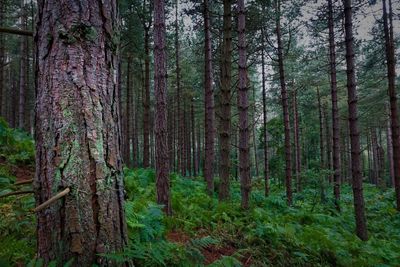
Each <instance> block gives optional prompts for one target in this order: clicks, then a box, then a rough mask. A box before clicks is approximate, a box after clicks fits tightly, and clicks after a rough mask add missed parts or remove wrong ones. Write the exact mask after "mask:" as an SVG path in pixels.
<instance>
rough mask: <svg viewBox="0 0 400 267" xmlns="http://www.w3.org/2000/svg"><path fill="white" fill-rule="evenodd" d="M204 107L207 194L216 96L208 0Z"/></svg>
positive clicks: (211, 186)
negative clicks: (214, 92)
mask: <svg viewBox="0 0 400 267" xmlns="http://www.w3.org/2000/svg"><path fill="white" fill-rule="evenodd" d="M203 15H204V33H205V44H204V50H205V52H204V57H205V59H204V62H205V77H204V83H205V85H204V105H205V107H204V108H205V112H204V114H205V118H204V124H205V127H204V129H205V131H204V138H205V153H204V178H205V180H206V182H207V192H208V194H210V195H211V194H212V193H213V192H214V178H213V163H214V136H215V130H214V95H213V76H212V73H213V70H212V50H211V49H212V48H211V31H210V13H209V6H208V0H204V14H203Z"/></svg>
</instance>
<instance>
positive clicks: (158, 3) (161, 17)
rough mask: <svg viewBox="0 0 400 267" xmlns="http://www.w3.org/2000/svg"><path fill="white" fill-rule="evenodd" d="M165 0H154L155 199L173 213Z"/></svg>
mask: <svg viewBox="0 0 400 267" xmlns="http://www.w3.org/2000/svg"><path fill="white" fill-rule="evenodd" d="M164 5H165V3H164V1H163V0H154V93H155V99H156V110H155V123H154V124H155V125H154V132H155V135H156V147H155V148H156V176H157V180H156V184H157V203H158V204H161V205H164V211H165V213H166V214H167V215H171V214H172V210H171V200H170V197H169V195H170V193H169V168H168V167H169V163H168V136H167V55H166V51H165V49H166V41H165V35H166V29H165V6H164Z"/></svg>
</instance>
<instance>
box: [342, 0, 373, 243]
mask: <svg viewBox="0 0 400 267" xmlns="http://www.w3.org/2000/svg"><path fill="white" fill-rule="evenodd" d="M343 3H344V18H345V44H346V72H347V93H348V107H349V132H350V143H351V144H350V145H351V174H352V178H353V179H352V187H353V197H354V210H355V220H356V233H357V236H358V237H359V238H360V239H361V240H367V239H368V233H367V219H366V217H365V204H364V194H363V180H362V175H361V168H360V154H361V152H360V133H359V129H358V111H357V89H356V73H355V64H354V57H355V56H354V47H353V46H354V44H353V42H354V40H353V22H352V20H353V18H352V4H351V0H344V1H343Z"/></svg>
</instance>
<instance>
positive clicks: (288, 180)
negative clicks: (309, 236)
mask: <svg viewBox="0 0 400 267" xmlns="http://www.w3.org/2000/svg"><path fill="white" fill-rule="evenodd" d="M275 7H276V11H275V12H276V37H277V42H278V63H279V80H280V83H281V98H282V109H283V122H284V127H285V161H286V168H285V169H286V171H285V181H286V197H287V203H288V205H289V206H290V205H292V166H291V165H292V159H291V157H292V152H291V144H290V122H289V104H288V95H287V90H286V81H285V70H284V66H283V60H284V55H283V45H282V36H281V18H280V17H281V14H280V12H281V11H280V0H275Z"/></svg>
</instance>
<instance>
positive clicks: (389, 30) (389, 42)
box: [382, 0, 400, 211]
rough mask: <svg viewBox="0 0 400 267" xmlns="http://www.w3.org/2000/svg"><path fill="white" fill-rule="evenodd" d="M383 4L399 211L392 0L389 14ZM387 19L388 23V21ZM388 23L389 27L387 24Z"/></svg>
mask: <svg viewBox="0 0 400 267" xmlns="http://www.w3.org/2000/svg"><path fill="white" fill-rule="evenodd" d="M382 5H383V28H384V33H385V50H386V62H387V78H388V91H389V103H390V125H391V131H392V146H393V168H394V187H395V191H396V204H397V210H398V211H400V126H399V118H398V107H397V94H396V55H395V48H394V39H393V38H394V37H393V18H392V16H393V15H392V1H391V0H389V16H388V15H387V10H386V0H382ZM388 20H389V23H388ZM388 24H390V27H389V25H388Z"/></svg>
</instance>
